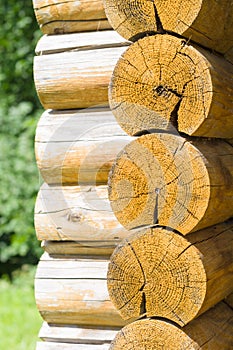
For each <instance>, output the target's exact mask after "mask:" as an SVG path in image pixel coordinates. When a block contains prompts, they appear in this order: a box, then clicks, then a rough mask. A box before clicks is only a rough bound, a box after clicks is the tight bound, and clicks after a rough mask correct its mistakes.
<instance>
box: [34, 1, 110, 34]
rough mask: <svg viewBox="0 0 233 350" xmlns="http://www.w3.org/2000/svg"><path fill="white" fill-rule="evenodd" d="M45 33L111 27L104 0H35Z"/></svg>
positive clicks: (39, 21)
mask: <svg viewBox="0 0 233 350" xmlns="http://www.w3.org/2000/svg"><path fill="white" fill-rule="evenodd" d="M33 7H34V11H35V15H36V18H37V21H38V24H39V26H40V29H41V30H42V32H43V33H44V34H63V33H72V32H82V31H89V30H101V29H108V28H110V27H111V26H110V24H109V22H108V20H107V19H106V15H105V12H104V8H103V1H102V0H79V1H76V0H69V1H63V0H33Z"/></svg>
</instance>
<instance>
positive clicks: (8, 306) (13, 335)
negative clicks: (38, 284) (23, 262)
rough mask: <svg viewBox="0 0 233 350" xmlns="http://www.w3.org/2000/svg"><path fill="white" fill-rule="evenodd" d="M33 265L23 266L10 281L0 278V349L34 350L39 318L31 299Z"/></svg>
mask: <svg viewBox="0 0 233 350" xmlns="http://www.w3.org/2000/svg"><path fill="white" fill-rule="evenodd" d="M34 274H35V268H34V267H30V268H29V267H27V266H25V267H24V268H23V269H22V270H21V271H20V272H19V271H18V272H17V273H15V274H14V278H13V281H12V282H11V281H9V280H8V279H7V278H2V279H0V349H11V350H35V348H36V342H37V340H38V333H39V330H40V328H41V325H42V319H41V317H40V315H39V313H38V311H37V308H36V304H35V299H34V289H33V284H34Z"/></svg>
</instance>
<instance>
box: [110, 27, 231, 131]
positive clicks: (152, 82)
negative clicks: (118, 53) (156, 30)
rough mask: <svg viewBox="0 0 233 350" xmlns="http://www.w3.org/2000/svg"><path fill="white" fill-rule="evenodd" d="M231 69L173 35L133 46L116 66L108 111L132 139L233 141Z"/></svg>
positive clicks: (222, 59) (154, 38) (222, 60)
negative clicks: (163, 136)
mask: <svg viewBox="0 0 233 350" xmlns="http://www.w3.org/2000/svg"><path fill="white" fill-rule="evenodd" d="M232 96H233V65H232V64H230V63H229V62H227V61H226V60H225V59H224V58H222V57H220V56H217V55H214V54H213V53H210V52H209V51H207V50H204V49H202V48H197V47H194V46H192V45H190V44H189V43H187V42H186V41H185V40H184V39H182V38H177V37H174V36H172V35H161V34H160V35H159V34H158V35H155V36H150V37H145V38H143V39H141V40H139V41H137V42H135V43H134V44H132V45H131V46H130V47H129V48H128V49H127V50H126V51H125V52H124V53H123V55H122V57H121V58H120V59H119V61H118V62H117V64H116V67H115V68H114V71H113V75H112V78H111V83H110V89H109V102H110V107H111V109H112V111H113V114H114V115H115V117H116V119H117V121H118V122H119V124H120V125H121V127H122V128H123V129H124V130H125V131H126V132H127V133H129V134H130V135H134V134H137V133H142V132H143V131H145V130H147V131H149V132H150V131H151V130H152V131H153V130H167V129H168V130H172V132H176V129H178V131H179V132H182V133H185V134H187V135H190V136H205V137H218V138H231V137H233V119H232V111H233V102H232Z"/></svg>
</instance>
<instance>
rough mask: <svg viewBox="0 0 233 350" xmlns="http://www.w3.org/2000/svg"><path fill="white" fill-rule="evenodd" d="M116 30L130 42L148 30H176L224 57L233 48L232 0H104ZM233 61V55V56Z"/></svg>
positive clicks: (107, 12)
mask: <svg viewBox="0 0 233 350" xmlns="http://www.w3.org/2000/svg"><path fill="white" fill-rule="evenodd" d="M104 5H105V10H106V14H107V17H108V19H109V22H110V23H111V25H112V27H113V28H114V29H115V30H117V31H118V32H119V33H120V34H121V35H122V36H123V37H125V38H127V39H129V38H131V37H133V36H135V35H136V34H138V33H142V32H145V31H160V32H161V31H163V30H165V31H166V30H167V31H172V32H175V33H178V34H180V35H183V36H184V37H186V38H188V39H191V40H193V41H195V42H197V43H199V44H201V45H204V46H206V47H209V48H211V49H214V50H215V51H218V52H221V53H223V54H225V53H227V52H228V51H230V50H231V49H232V47H233V39H232V37H233V3H232V1H230V0H221V1H217V2H216V1H213V0H197V1H189V0H186V1H183V0H178V1H174V0H173V1H169V2H167V1H166V2H164V1H163V0H151V1H148V0H138V1H137V2H136V4H135V2H133V1H130V0H119V1H115V0H104ZM232 58H233V56H232Z"/></svg>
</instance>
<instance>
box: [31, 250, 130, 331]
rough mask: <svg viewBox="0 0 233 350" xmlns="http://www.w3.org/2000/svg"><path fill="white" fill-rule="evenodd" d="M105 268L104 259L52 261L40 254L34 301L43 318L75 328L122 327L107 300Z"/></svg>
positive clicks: (121, 322)
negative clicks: (75, 326) (73, 325)
mask: <svg viewBox="0 0 233 350" xmlns="http://www.w3.org/2000/svg"><path fill="white" fill-rule="evenodd" d="M107 265H108V260H101V259H98V260H97V259H94V260H91V259H79V258H78V257H77V258H76V259H75V258H72V259H52V258H51V257H49V256H48V255H46V254H45V255H43V256H42V258H41V261H40V262H39V264H38V268H37V273H36V277H35V298H36V303H37V307H38V310H39V311H40V313H41V315H42V317H43V319H44V320H45V321H46V322H48V323H53V324H67V325H68V324H69V325H71V324H75V325H79V326H82V325H86V326H87V325H89V326H95V327H98V326H107V327H121V326H122V325H124V324H125V322H124V321H123V320H122V318H121V317H120V315H119V313H118V312H117V310H116V309H115V308H114V306H113V305H112V303H111V301H110V300H109V296H108V291H107V283H106V273H107Z"/></svg>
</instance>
